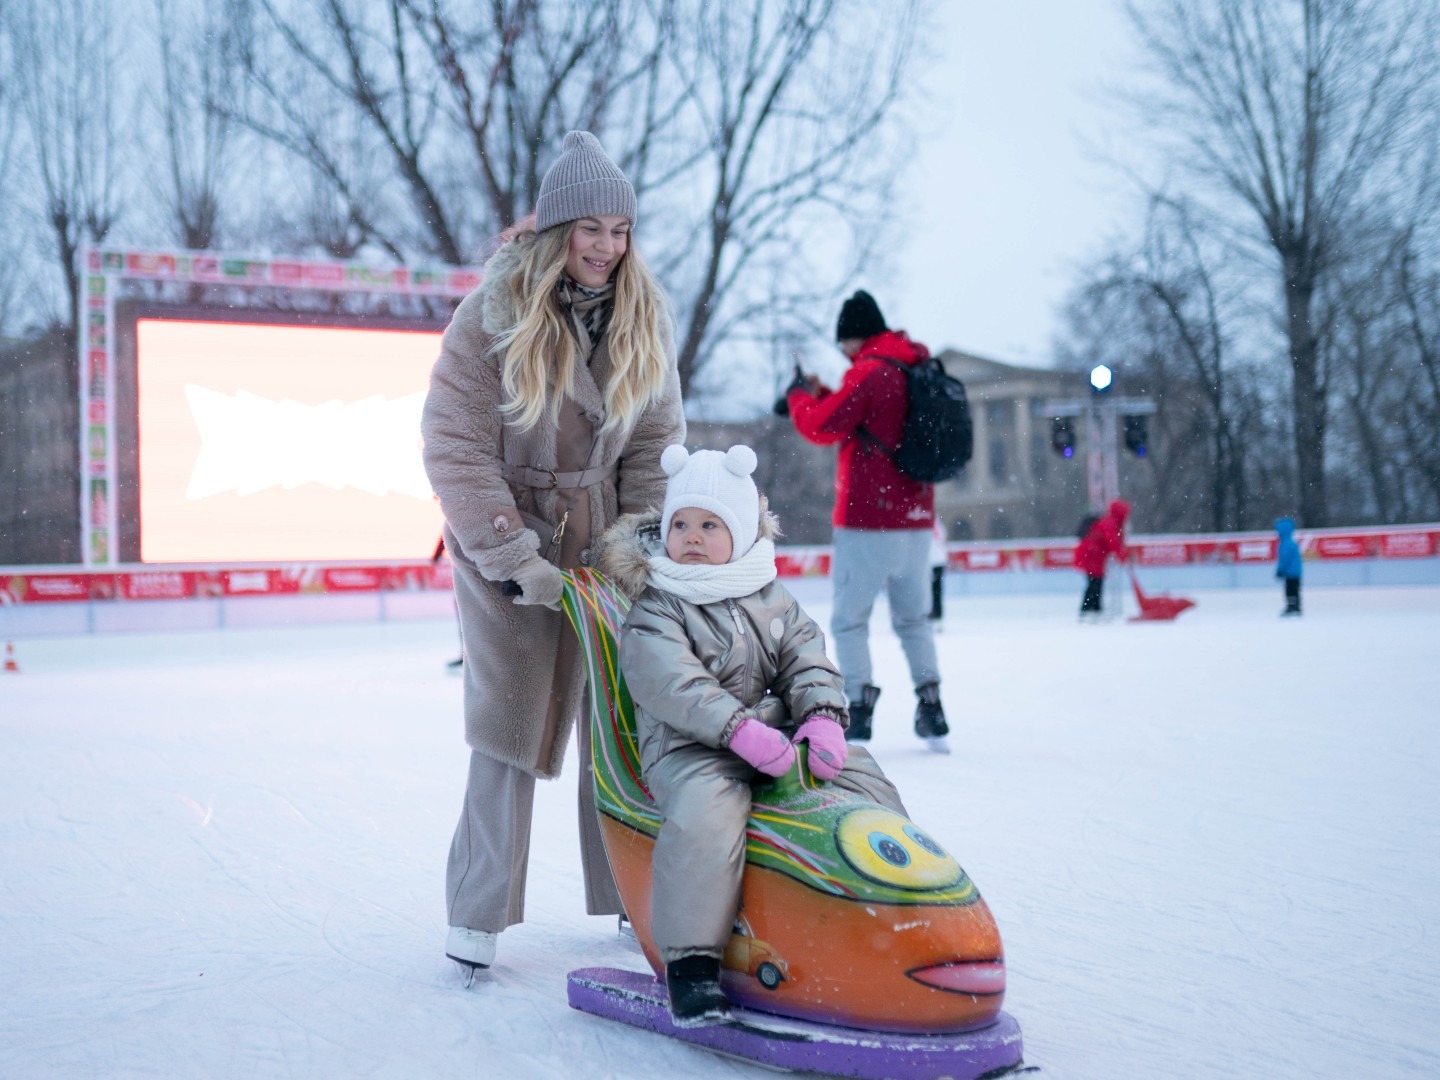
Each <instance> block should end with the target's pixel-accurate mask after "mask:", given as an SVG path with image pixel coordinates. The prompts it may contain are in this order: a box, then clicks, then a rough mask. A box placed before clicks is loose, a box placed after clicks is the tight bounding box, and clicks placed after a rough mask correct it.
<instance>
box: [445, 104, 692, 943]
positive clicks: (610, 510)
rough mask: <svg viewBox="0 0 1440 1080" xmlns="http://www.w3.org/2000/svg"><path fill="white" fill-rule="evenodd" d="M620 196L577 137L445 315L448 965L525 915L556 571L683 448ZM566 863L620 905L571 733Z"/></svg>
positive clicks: (590, 887)
mask: <svg viewBox="0 0 1440 1080" xmlns="http://www.w3.org/2000/svg"><path fill="white" fill-rule="evenodd" d="M635 220H636V206H635V192H634V190H633V189H632V188H631V186H630V183H629V182H628V181H627V180H626V179H625V176H624V175H623V174H622V173H621V172H620V170H619V168H618V167H617V166H616V165H615V163H614V162H612V161H611V160H610V159H609V158H608V157H607V156H606V155H605V152H604V150H603V149H601V146H600V143H599V142H598V141H597V140H596V139H595V137H594V136H593V135H591V134H590V133H589V132H585V131H572V132H570V134H568V135H566V136H565V141H564V145H563V147H562V150H561V154H560V156H559V158H558V159H557V160H556V161H555V163H554V164H553V165H552V166H551V167H550V169H549V171H548V172H547V173H546V174H545V177H544V179H543V181H542V182H541V184H540V194H539V198H538V200H537V202H536V209H535V219H534V222H533V226H531V225H530V224H529V223H528V222H525V223H522V225H521V226H517V227H516V228H515V229H513V230H511V232H510V233H509V234H508V235H507V239H506V241H505V242H504V243H503V244H502V246H501V247H500V249H499V250H498V251H497V252H496V253H495V255H494V256H493V257H492V258H491V259H490V261H489V262H488V263H487V264H486V267H485V280H484V282H483V283H482V284H481V285H480V287H479V288H477V289H476V290H475V291H474V292H473V293H471V294H470V295H469V296H467V297H466V298H465V300H464V301H462V302H461V304H460V306H459V307H458V308H457V309H456V311H455V315H454V318H453V319H452V320H451V322H450V326H449V327H448V328H447V329H446V331H445V336H444V340H443V343H442V346H441V353H440V359H439V360H438V361H437V362H436V364H435V368H434V371H433V372H432V373H431V376H430V391H429V395H428V396H427V398H426V400H425V410H424V414H423V417H422V420H421V433H422V435H423V436H424V441H425V450H424V460H425V469H426V473H427V474H428V476H429V478H430V484H431V486H432V487H433V488H434V490H435V493H436V494H437V495H438V496H439V498H440V504H441V508H442V509H443V511H444V514H445V545H446V547H447V548H448V549H449V551H450V554H451V557H452V559H453V560H454V567H455V595H456V601H457V604H458V606H459V611H460V626H461V637H462V639H463V644H464V664H463V671H464V678H465V739H466V742H467V744H468V745H469V747H470V750H471V754H470V772H469V778H468V781H467V784H466V789H465V805H464V809H463V811H462V813H461V815H460V821H459V824H458V826H457V827H456V830H455V837H454V840H453V842H452V844H451V848H450V857H449V862H448V865H447V869H446V899H447V913H448V917H449V926H450V930H449V934H448V936H447V938H446V954H447V955H448V956H450V957H451V958H452V959H454V960H456V961H457V962H459V963H461V964H462V965H469V967H471V968H472V969H473V968H475V967H485V966H488V965H489V964H490V963H492V962H493V960H494V956H495V944H496V936H497V935H498V933H499V932H500V931H502V930H504V929H505V928H506V927H508V926H512V925H514V924H515V923H518V922H521V921H522V920H523V918H524V911H525V909H524V902H525V871H526V864H527V861H528V858H529V850H530V823H531V816H532V807H533V801H534V790H535V778H536V777H540V778H542V779H550V778H553V777H555V776H557V775H559V773H560V767H561V763H562V762H563V761H564V758H565V748H566V745H567V743H568V741H569V738H570V731H571V728H572V727H573V726H574V723H575V717H576V713H577V712H578V710H579V709H580V708H581V705H582V702H583V689H584V685H585V672H584V668H583V664H582V661H581V657H580V653H579V649H578V643H577V641H576V639H575V635H574V632H573V631H572V630H571V629H570V627H569V626H568V624H567V622H566V619H565V616H564V614H563V613H562V612H561V611H560V610H559V607H560V592H561V577H560V569H561V568H565V569H571V568H574V567H578V566H584V565H588V564H589V563H590V561H591V549H592V545H594V544H595V543H596V542H597V541H598V540H599V537H600V535H601V533H603V532H604V530H605V529H606V527H607V526H609V525H610V524H611V523H612V522H613V521H614V520H615V519H616V518H617V517H618V516H619V515H620V514H621V513H633V512H637V511H641V510H644V509H646V508H647V507H650V506H654V505H658V503H659V502H660V501H661V499H662V498H663V495H664V483H665V477H664V474H663V473H662V472H661V470H660V453H661V451H662V450H663V449H664V448H665V447H666V446H668V445H670V444H671V443H674V442H676V441H677V440H682V439H683V438H684V437H685V419H684V414H683V412H682V411H681V403H680V381H679V376H678V373H677V370H676V364H675V345H674V330H673V327H672V326H671V323H670V317H669V312H668V308H667V304H666V300H665V297H664V294H663V292H662V291H661V289H660V287H659V285H658V284H657V283H656V282H655V280H654V279H653V278H652V277H651V276H650V273H649V271H648V270H647V269H646V267H645V263H644V262H643V261H642V260H641V258H640V256H639V254H638V253H637V252H636V251H635V249H634V247H633V246H632V244H631V236H630V231H631V228H632V226H633V225H634V224H635ZM580 751H581V752H580V760H581V762H582V763H583V764H584V770H583V775H582V776H581V778H580V834H581V858H582V862H583V865H584V871H585V904H586V910H587V911H589V912H590V913H592V914H613V913H617V912H619V911H620V910H621V905H620V897H619V893H618V892H617V890H616V888H615V883H614V880H613V878H612V877H611V874H610V866H609V863H608V861H607V860H606V857H605V852H604V848H603V845H602V843H601V839H600V830H599V825H598V822H597V820H596V816H595V809H594V801H593V786H592V783H591V777H590V775H589V760H590V754H589V730H588V725H586V724H581V725H580Z"/></svg>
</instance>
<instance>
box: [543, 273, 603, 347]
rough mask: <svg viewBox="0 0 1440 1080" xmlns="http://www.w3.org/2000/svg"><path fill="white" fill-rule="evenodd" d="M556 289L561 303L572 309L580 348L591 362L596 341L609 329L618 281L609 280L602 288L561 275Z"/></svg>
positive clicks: (572, 320) (572, 317)
mask: <svg viewBox="0 0 1440 1080" xmlns="http://www.w3.org/2000/svg"><path fill="white" fill-rule="evenodd" d="M555 291H556V293H557V295H558V296H559V298H560V306H561V307H563V308H565V309H566V310H567V311H569V312H570V321H571V323H572V324H573V325H574V328H575V336H576V337H577V338H578V339H579V341H580V351H581V353H582V354H584V357H585V361H586V363H589V361H590V354H591V353H592V352H593V351H594V349H595V343H596V342H597V341H599V340H600V337H601V335H602V334H604V333H605V324H606V323H607V322H609V320H610V311H611V309H612V308H613V307H614V300H615V282H614V281H607V282H606V283H605V284H604V285H603V286H602V287H601V288H598V289H589V288H586V287H585V286H584V285H581V284H579V283H578V282H574V281H571V280H570V279H569V278H568V277H565V276H564V275H561V277H560V280H559V282H558V283H557V284H556V286H555Z"/></svg>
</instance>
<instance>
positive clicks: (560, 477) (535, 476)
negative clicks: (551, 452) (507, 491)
mask: <svg viewBox="0 0 1440 1080" xmlns="http://www.w3.org/2000/svg"><path fill="white" fill-rule="evenodd" d="M619 467H620V462H619V461H618V460H617V461H612V462H610V463H609V464H608V465H595V466H592V467H591V468H588V469H580V470H578V471H574V472H556V471H555V470H554V469H532V468H531V467H530V466H529V465H509V464H504V465H501V466H500V475H501V476H503V477H505V479H506V480H507V481H509V482H510V483H512V484H520V485H521V486H523V487H529V488H537V489H539V490H541V491H548V490H550V489H551V488H587V487H590V486H591V485H592V484H598V483H600V481H602V480H608V479H610V477H612V476H614V475H615V471H616V470H617V469H618V468H619Z"/></svg>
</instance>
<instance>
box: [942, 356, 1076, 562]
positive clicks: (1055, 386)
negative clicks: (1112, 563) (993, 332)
mask: <svg viewBox="0 0 1440 1080" xmlns="http://www.w3.org/2000/svg"><path fill="white" fill-rule="evenodd" d="M940 361H941V363H942V364H944V365H945V370H946V371H948V372H949V373H950V374H951V375H953V376H955V377H956V378H957V379H959V380H960V381H961V382H962V383H964V384H965V390H966V393H967V395H968V396H969V398H970V413H971V416H972V418H973V420H974V424H975V456H974V457H973V458H971V459H970V464H969V465H967V466H966V467H965V469H964V471H963V472H962V473H961V474H960V475H959V476H958V477H957V478H956V479H955V480H953V481H950V482H949V483H945V484H941V485H939V486H938V487H937V488H936V490H935V512H936V514H937V515H938V516H939V518H940V520H941V521H942V522H943V523H944V525H945V530H946V534H947V535H948V536H949V538H950V539H951V540H1012V539H1015V538H1017V537H1031V536H1036V537H1038V536H1069V535H1070V534H1071V533H1072V532H1073V531H1074V529H1075V523H1076V522H1077V521H1078V520H1079V519H1080V517H1081V516H1082V515H1083V514H1084V512H1085V497H1086V483H1085V461H1084V447H1083V443H1079V444H1077V452H1076V455H1075V456H1074V457H1072V458H1069V459H1068V460H1067V459H1065V458H1062V457H1060V456H1059V455H1058V454H1057V453H1056V452H1055V451H1054V450H1053V449H1052V447H1051V445H1050V418H1049V417H1047V416H1045V415H1044V413H1043V411H1042V410H1043V407H1044V404H1045V402H1047V401H1049V400H1052V399H1056V398H1085V397H1087V396H1088V395H1089V393H1090V389H1089V386H1088V385H1087V383H1086V381H1085V377H1084V376H1083V375H1080V374H1077V373H1075V372H1068V371H1054V370H1051V369H1047V368H1031V367H1019V366H1017V365H1014V364H1002V363H1000V362H999V361H996V360H987V359H985V358H984V357H981V356H972V355H970V354H969V353H962V352H958V351H956V350H954V349H946V350H945V351H944V352H942V353H941V354H940ZM1076 435H1077V437H1078V438H1081V439H1083V437H1084V432H1083V426H1082V425H1077V431H1076Z"/></svg>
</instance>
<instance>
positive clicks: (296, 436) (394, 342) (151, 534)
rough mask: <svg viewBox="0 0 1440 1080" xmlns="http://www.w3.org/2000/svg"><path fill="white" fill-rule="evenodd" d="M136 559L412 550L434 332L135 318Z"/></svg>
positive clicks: (435, 530)
mask: <svg viewBox="0 0 1440 1080" xmlns="http://www.w3.org/2000/svg"><path fill="white" fill-rule="evenodd" d="M136 343H137V382H138V388H139V409H140V415H139V431H140V454H139V473H140V557H141V560H142V561H143V562H271V561H307V560H320V561H325V560H374V561H387V560H391V559H414V558H423V557H426V556H428V555H429V554H430V553H431V551H433V550H434V547H435V541H436V538H437V537H438V536H439V534H440V511H439V506H438V504H437V503H436V502H435V500H434V499H433V498H432V497H431V493H430V486H429V483H428V482H427V481H426V479H425V472H424V468H423V466H422V464H421V459H420V409H421V406H422V404H423V401H424V395H425V390H426V386H427V383H428V379H429V373H430V368H431V366H432V365H433V364H434V362H435V357H436V355H437V354H438V353H439V348H440V335H439V334H438V333H430V332H414V331H395V330H359V329H352V328H336V327H309V326H306V327H298V326H264V325H256V324H250V323H220V322H199V321H182V320H161V319H141V320H139V322H138V323H137V326H136Z"/></svg>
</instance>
